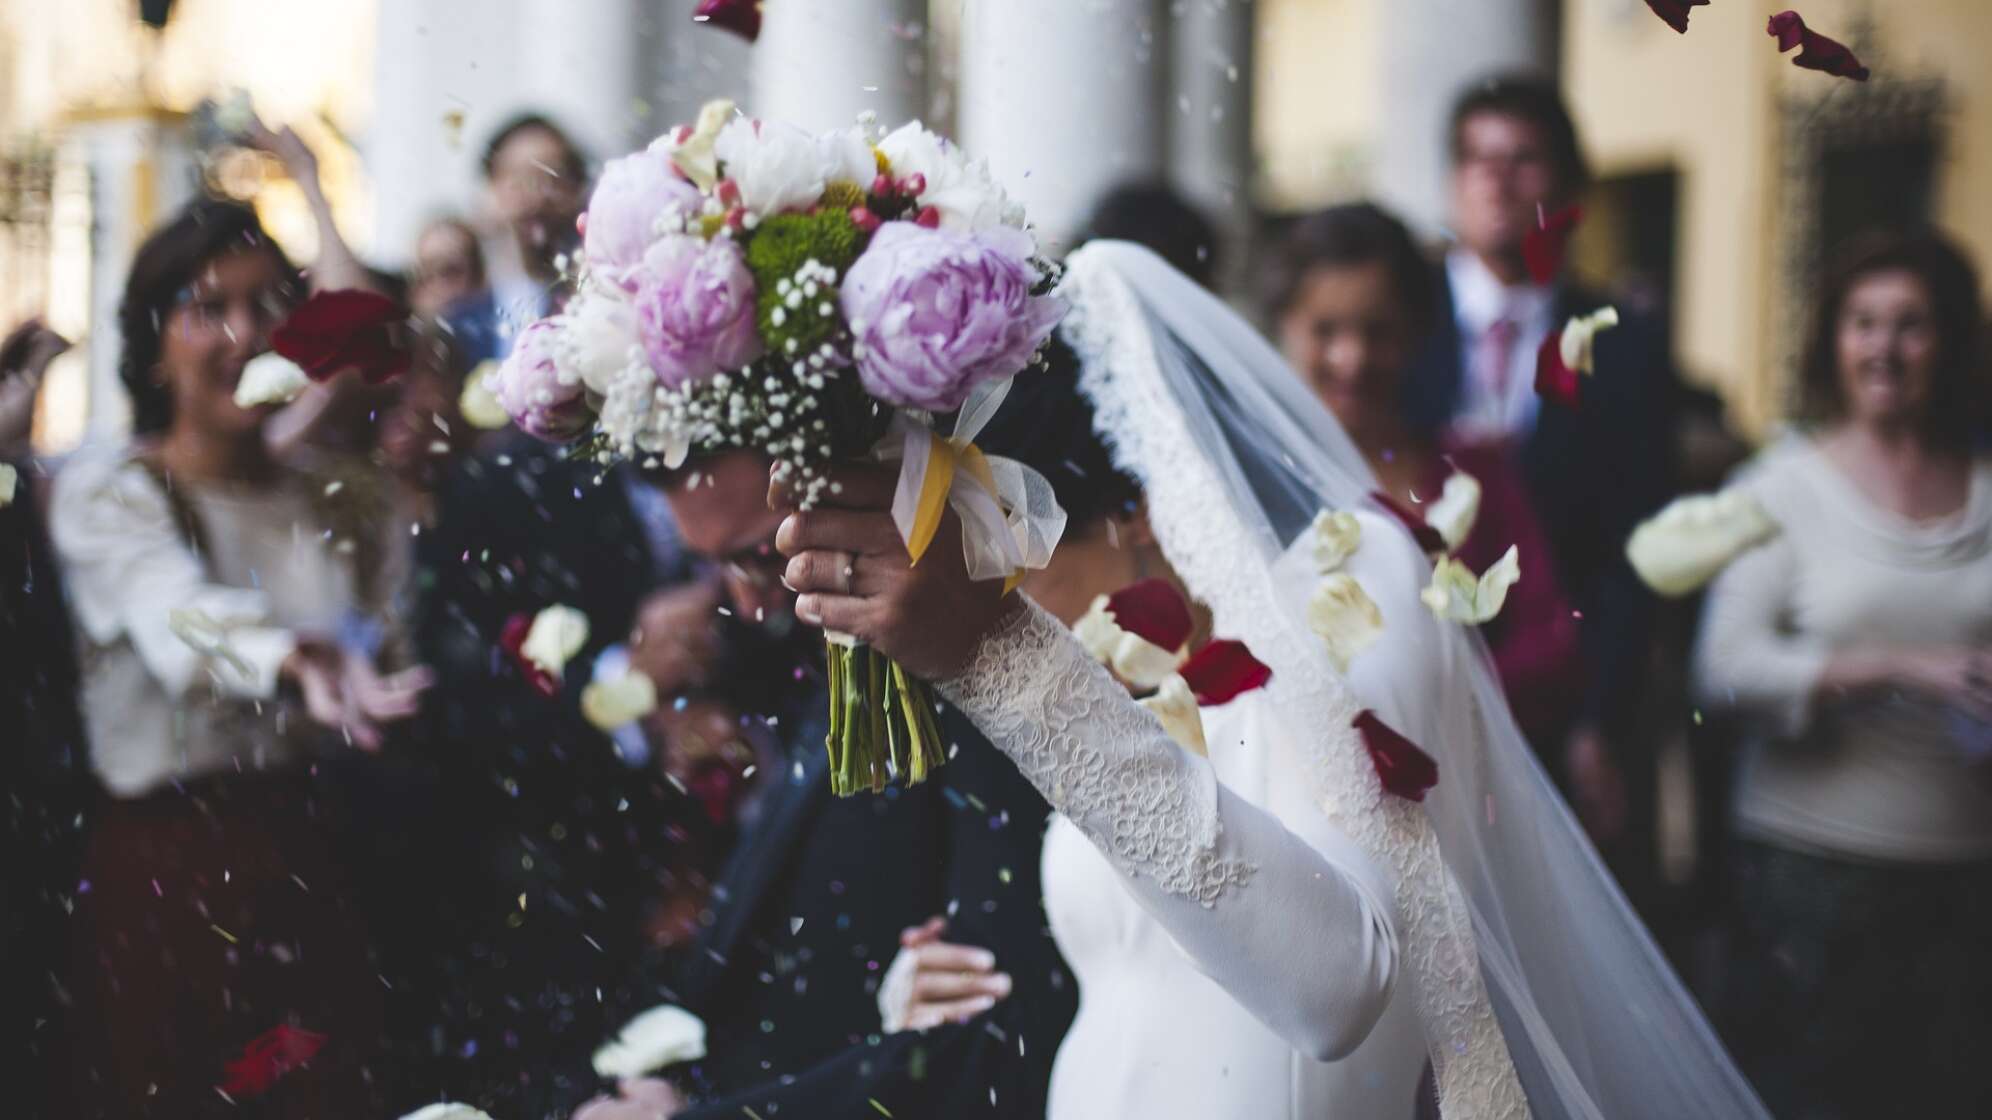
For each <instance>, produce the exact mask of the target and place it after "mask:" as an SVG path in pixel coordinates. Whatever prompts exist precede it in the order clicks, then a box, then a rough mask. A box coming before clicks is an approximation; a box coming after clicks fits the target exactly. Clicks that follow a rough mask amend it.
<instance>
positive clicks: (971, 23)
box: [960, 0, 1170, 249]
mask: <svg viewBox="0 0 1992 1120" xmlns="http://www.w3.org/2000/svg"><path fill="white" fill-rule="evenodd" d="M1169 58H1170V54H1169V40H1168V22H1167V18H1166V10H1165V7H1164V5H1163V4H1162V3H1161V0H969V3H968V8H967V10H966V11H965V12H964V13H963V15H962V26H961V108H960V132H961V136H960V140H961V142H962V143H963V144H964V145H966V146H967V148H968V149H969V151H970V152H971V153H972V154H974V155H976V156H978V157H984V158H987V159H988V160H989V164H990V167H991V168H992V169H993V170H994V171H995V173H996V177H997V178H998V179H999V180H1000V181H1001V182H1002V183H1003V184H1004V186H1005V187H1007V188H1008V189H1009V190H1010V192H1011V194H1012V195H1013V196H1015V197H1016V198H1018V199H1019V200H1020V201H1022V202H1023V203H1024V205H1025V206H1027V207H1029V209H1030V212H1031V217H1032V219H1033V220H1034V221H1035V222H1036V223H1037V225H1038V227H1039V230H1040V233H1041V235H1042V236H1044V237H1045V239H1046V240H1047V241H1048V242H1049V243H1050V245H1051V247H1052V248H1054V249H1059V248H1062V247H1063V246H1064V245H1066V244H1069V243H1070V239H1071V238H1072V236H1073V235H1074V234H1076V233H1078V232H1079V227H1080V225H1081V224H1082V223H1083V222H1084V221H1085V220H1086V216H1087V215H1088V213H1090V211H1091V210H1092V207H1093V204H1094V203H1095V202H1096V201H1097V200H1098V198H1099V197H1100V195H1102V194H1104V193H1105V192H1106V191H1107V190H1108V189H1110V188H1112V187H1113V186H1115V185H1117V184H1119V183H1121V182H1123V181H1126V180H1129V179H1155V178H1159V177H1161V176H1162V175H1163V174H1164V173H1165V172H1166V170H1167V163H1166V158H1165V154H1166V151H1167V144H1168V133H1169V116H1168V113H1169V111H1170V110H1169V105H1170V102H1169V99H1168V70H1169Z"/></svg>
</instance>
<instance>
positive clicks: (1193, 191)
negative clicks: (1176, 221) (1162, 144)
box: [1168, 0, 1257, 276]
mask: <svg viewBox="0 0 1992 1120" xmlns="http://www.w3.org/2000/svg"><path fill="white" fill-rule="evenodd" d="M1170 12H1171V14H1172V16H1173V22H1172V26H1171V27H1170V31H1169V33H1170V35H1171V37H1172V38H1173V40H1174V49H1173V52H1172V53H1173V56H1174V57H1173V65H1172V67H1171V72H1170V76H1171V78H1172V79H1173V80H1174V85H1175V91H1174V99H1173V103H1172V104H1170V105H1169V107H1168V108H1169V125H1170V127H1169V178H1170V181H1171V182H1173V183H1174V184H1175V186H1176V189H1178V190H1180V191H1182V192H1183V194H1184V195H1185V196H1186V197H1188V198H1189V200H1190V201H1191V202H1193V203H1195V204H1196V205H1197V206H1198V207H1199V208H1201V209H1202V210H1203V212H1204V213H1205V214H1206V215H1208V216H1209V217H1210V219H1211V220H1212V221H1214V222H1216V223H1217V226H1218V229H1219V231H1220V232H1221V233H1222V235H1223V241H1224V250H1225V251H1224V254H1223V257H1224V260H1223V261H1222V262H1221V264H1222V271H1223V272H1224V273H1226V274H1228V275H1232V276H1235V275H1237V274H1238V273H1239V272H1240V266H1241V265H1242V264H1243V263H1244V262H1243V253H1244V250H1245V246H1246V243H1247V239H1248V237H1249V235H1250V232H1251V220H1252V190H1251V188H1252V174H1253V159H1252V41H1253V38H1254V33H1255V30H1256V23H1257V21H1256V18H1255V17H1256V16H1257V5H1256V4H1255V3H1254V2H1253V0H1172V2H1171V4H1170Z"/></svg>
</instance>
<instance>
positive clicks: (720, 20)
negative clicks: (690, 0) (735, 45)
mask: <svg viewBox="0 0 1992 1120" xmlns="http://www.w3.org/2000/svg"><path fill="white" fill-rule="evenodd" d="M692 19H693V20H695V21H697V22H699V23H710V24H712V25H713V26H714V27H723V28H725V29H726V30H728V31H731V32H733V33H734V34H735V35H738V36H740V37H741V38H742V39H745V40H747V41H748V42H750V43H751V42H753V41H754V40H756V39H758V38H760V37H761V0H699V6H698V10H697V11H694V12H693V13H692Z"/></svg>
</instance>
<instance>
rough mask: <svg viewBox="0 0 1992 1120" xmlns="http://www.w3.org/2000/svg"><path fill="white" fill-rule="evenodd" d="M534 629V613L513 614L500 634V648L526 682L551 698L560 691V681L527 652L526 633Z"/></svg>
mask: <svg viewBox="0 0 1992 1120" xmlns="http://www.w3.org/2000/svg"><path fill="white" fill-rule="evenodd" d="M532 629H533V616H532V615H529V614H515V615H513V616H512V617H510V618H508V619H506V620H505V629H504V630H503V632H501V633H500V634H499V635H498V648H500V649H502V650H504V651H505V654H506V656H508V657H510V658H511V659H512V664H513V665H515V666H517V667H518V670H519V675H520V676H523V677H525V678H526V683H527V684H530V685H532V686H533V691H534V692H537V693H539V694H540V695H541V696H545V697H549V698H551V697H552V696H554V695H556V694H558V693H559V692H560V682H559V681H557V680H555V679H554V677H553V674H552V673H549V672H547V671H546V670H545V669H542V668H540V667H539V666H538V665H535V664H533V662H532V660H531V659H529V658H528V657H527V656H526V654H525V644H526V635H527V634H530V633H532Z"/></svg>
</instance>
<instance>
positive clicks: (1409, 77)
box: [1370, 0, 1557, 234]
mask: <svg viewBox="0 0 1992 1120" xmlns="http://www.w3.org/2000/svg"><path fill="white" fill-rule="evenodd" d="M1380 23H1381V35H1380V36H1379V38H1380V40H1381V44H1380V45H1381V50H1382V56H1383V57H1382V62H1381V65H1380V66H1379V67H1378V73H1379V75H1380V77H1379V81H1380V82H1381V84H1382V89H1381V91H1380V96H1379V98H1378V101H1377V104H1378V105H1379V106H1381V109H1382V115H1381V119H1380V120H1379V121H1378V130H1377V141H1376V143H1377V147H1376V161H1375V164H1374V166H1373V168H1372V170H1371V175H1370V189H1371V191H1372V192H1373V193H1374V194H1375V195H1376V197H1377V198H1378V199H1380V200H1381V201H1382V202H1384V203H1385V204H1386V205H1389V206H1391V207H1394V208H1395V209H1396V210H1397V211H1398V212H1399V213H1400V214H1402V215H1403V216H1404V218H1405V219H1406V220H1407V221H1409V222H1410V223H1411V224H1412V226H1413V227H1415V228H1417V229H1418V230H1420V231H1421V232H1424V233H1427V234H1430V233H1435V232H1438V231H1439V230H1440V229H1441V228H1442V226H1443V224H1444V221H1445V216H1446V213H1447V205H1446V193H1447V188H1446V179H1447V171H1448V169H1449V168H1450V166H1451V162H1452V161H1451V157H1450V141H1449V138H1448V137H1447V135H1446V124H1447V120H1448V118H1449V116H1450V114H1451V110H1452V104H1453V101H1454V100H1455V99H1457V98H1458V96H1459V94H1460V92H1461V91H1462V90H1464V89H1465V88H1466V86H1467V84H1468V83H1470V82H1475V81H1479V80H1481V79H1483V78H1486V77H1489V76H1491V75H1493V74H1498V73H1502V72H1504V71H1512V70H1534V71H1536V72H1538V73H1542V74H1550V75H1553V74H1555V73H1556V69H1557V67H1556V54H1555V51H1556V34H1555V31H1556V27H1555V16H1554V12H1553V11H1552V8H1551V4H1550V3H1549V2H1548V0H1390V3H1389V5H1388V6H1387V8H1386V9H1385V12H1384V15H1383V17H1382V19H1381V21H1380Z"/></svg>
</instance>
